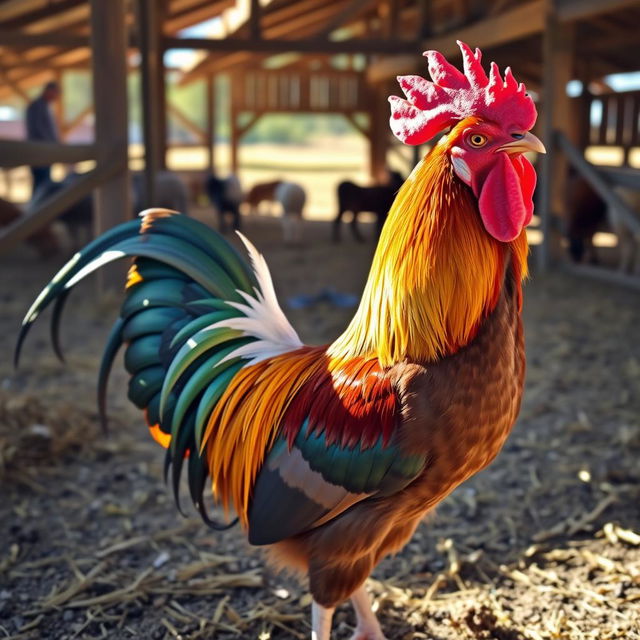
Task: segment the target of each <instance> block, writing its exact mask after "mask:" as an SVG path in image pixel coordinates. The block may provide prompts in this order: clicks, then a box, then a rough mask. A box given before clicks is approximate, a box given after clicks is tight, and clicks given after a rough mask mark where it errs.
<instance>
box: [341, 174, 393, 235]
mask: <svg viewBox="0 0 640 640" xmlns="http://www.w3.org/2000/svg"><path fill="white" fill-rule="evenodd" d="M403 182H404V178H403V177H402V176H401V175H400V174H399V173H398V172H397V171H391V172H390V173H389V182H388V184H378V185H374V186H373V187H361V186H360V185H357V184H355V183H354V182H351V181H350V180H345V181H344V182H341V183H340V184H339V185H338V190H337V192H338V215H337V216H336V217H335V219H334V221H333V241H334V242H339V241H340V227H341V223H342V216H344V214H345V213H346V212H347V211H350V212H351V215H352V216H353V217H352V218H351V233H352V234H353V237H354V238H355V239H356V240H357V241H358V242H362V241H363V240H364V238H363V237H362V234H361V233H360V230H359V229H358V215H359V214H360V212H362V211H369V212H371V213H373V214H375V216H376V238H378V237H379V236H380V233H381V232H382V227H383V225H384V223H385V220H386V219H387V214H388V213H389V209H390V208H391V205H392V204H393V200H394V199H395V197H396V193H397V191H398V189H399V188H400V187H401V186H402V183H403Z"/></svg>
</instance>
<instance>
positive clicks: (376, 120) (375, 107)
mask: <svg viewBox="0 0 640 640" xmlns="http://www.w3.org/2000/svg"><path fill="white" fill-rule="evenodd" d="M383 94H384V92H383V91H382V88H381V87H380V86H377V87H375V89H373V90H372V92H371V108H370V111H369V118H370V125H369V171H370V173H371V177H372V178H373V179H374V180H375V181H376V182H379V181H380V179H381V178H382V175H383V174H384V171H385V169H386V165H387V147H388V138H389V126H388V113H387V101H386V99H385V96H384V95H383Z"/></svg>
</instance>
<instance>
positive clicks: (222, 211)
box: [205, 174, 242, 233]
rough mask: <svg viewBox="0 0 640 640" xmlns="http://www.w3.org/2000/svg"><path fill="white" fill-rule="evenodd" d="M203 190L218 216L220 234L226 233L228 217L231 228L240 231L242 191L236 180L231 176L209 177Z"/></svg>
mask: <svg viewBox="0 0 640 640" xmlns="http://www.w3.org/2000/svg"><path fill="white" fill-rule="evenodd" d="M205 190H206V192H207V195H208V196H209V200H210V201H211V204H212V205H213V206H214V207H215V209H216V212H217V214H218V224H219V228H220V232H221V233H226V232H227V217H228V216H231V224H232V226H233V228H234V229H236V230H238V229H240V203H241V202H242V189H241V187H240V181H239V180H238V178H237V177H236V176H234V175H233V174H231V175H229V176H227V177H226V178H218V177H216V176H215V175H211V176H209V177H208V178H207V180H206V181H205Z"/></svg>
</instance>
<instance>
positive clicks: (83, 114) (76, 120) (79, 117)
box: [61, 104, 93, 137]
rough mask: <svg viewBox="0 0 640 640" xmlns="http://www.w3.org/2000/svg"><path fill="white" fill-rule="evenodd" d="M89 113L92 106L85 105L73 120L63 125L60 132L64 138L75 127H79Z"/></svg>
mask: <svg viewBox="0 0 640 640" xmlns="http://www.w3.org/2000/svg"><path fill="white" fill-rule="evenodd" d="M90 113H93V104H89V105H87V106H86V107H85V108H84V109H82V111H80V113H78V114H77V115H76V116H75V117H74V118H72V119H71V120H69V121H68V122H65V123H63V125H62V131H61V132H62V134H63V135H64V136H65V137H66V136H67V135H68V134H69V133H70V132H71V131H73V130H74V129H75V128H76V127H79V126H80V125H81V124H82V123H83V122H84V121H85V119H86V118H87V116H88V115H89V114H90Z"/></svg>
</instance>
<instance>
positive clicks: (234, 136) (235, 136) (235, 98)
mask: <svg viewBox="0 0 640 640" xmlns="http://www.w3.org/2000/svg"><path fill="white" fill-rule="evenodd" d="M229 95H230V100H231V104H230V105H229V113H230V118H231V127H230V128H229V129H230V134H231V140H230V142H231V173H233V174H235V175H237V174H238V145H239V144H240V127H239V124H238V115H239V109H238V106H239V104H240V94H239V87H238V81H236V82H233V81H232V82H231V91H230V92H229Z"/></svg>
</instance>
